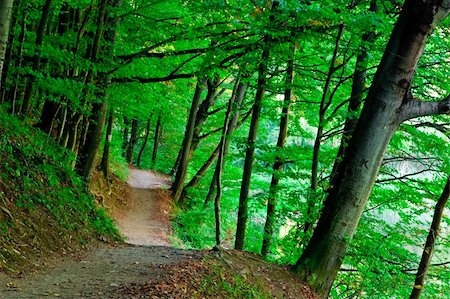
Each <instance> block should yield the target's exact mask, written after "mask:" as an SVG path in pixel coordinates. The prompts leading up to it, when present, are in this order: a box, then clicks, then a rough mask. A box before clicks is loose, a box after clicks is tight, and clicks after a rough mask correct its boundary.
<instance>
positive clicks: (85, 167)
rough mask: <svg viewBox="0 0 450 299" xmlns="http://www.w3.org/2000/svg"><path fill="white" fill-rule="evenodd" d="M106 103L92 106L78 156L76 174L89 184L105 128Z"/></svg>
mask: <svg viewBox="0 0 450 299" xmlns="http://www.w3.org/2000/svg"><path fill="white" fill-rule="evenodd" d="M107 111H108V104H107V103H95V104H93V105H92V120H93V121H90V122H89V125H88V128H87V135H86V142H85V144H84V145H82V146H81V149H80V151H79V154H78V159H77V164H76V169H77V172H78V173H79V174H80V175H81V176H82V177H84V178H85V180H86V182H89V181H90V179H91V176H92V173H93V171H94V168H95V160H96V156H97V151H98V149H99V146H100V141H101V140H102V135H103V128H104V126H105V119H106V113H107Z"/></svg>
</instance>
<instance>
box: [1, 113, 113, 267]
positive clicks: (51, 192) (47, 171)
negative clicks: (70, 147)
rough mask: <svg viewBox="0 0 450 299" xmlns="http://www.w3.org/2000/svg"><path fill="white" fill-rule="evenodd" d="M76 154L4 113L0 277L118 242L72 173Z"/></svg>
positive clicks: (102, 213) (2, 129)
mask: <svg viewBox="0 0 450 299" xmlns="http://www.w3.org/2000/svg"><path fill="white" fill-rule="evenodd" d="M73 162H74V157H73V154H72V153H71V152H69V151H67V150H65V149H63V148H62V147H60V146H59V145H57V144H55V143H54V141H53V138H50V137H49V136H46V135H45V134H43V133H42V132H41V131H39V130H37V129H34V128H32V127H31V126H30V125H27V124H25V123H22V122H20V121H19V120H17V118H14V117H11V116H8V115H7V114H6V113H5V112H4V111H2V110H0V271H7V272H11V271H13V272H14V271H17V270H21V269H23V267H25V266H27V267H29V266H30V265H32V261H36V257H41V256H47V255H50V254H52V253H53V252H55V251H57V252H70V251H72V250H74V249H75V248H79V247H80V246H83V245H84V244H87V243H89V242H90V241H93V240H114V239H119V238H120V236H119V234H118V232H117V230H116V229H115V227H114V225H113V224H112V221H111V220H110V219H109V218H108V216H107V215H106V213H105V211H104V210H102V209H99V208H97V207H96V205H95V203H94V198H93V196H92V195H90V194H88V193H87V192H86V188H85V186H84V184H83V181H82V179H81V178H80V177H79V176H77V175H76V174H75V172H74V171H73V170H72V167H71V165H73Z"/></svg>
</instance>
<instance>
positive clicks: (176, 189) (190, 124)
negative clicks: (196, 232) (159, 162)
mask: <svg viewBox="0 0 450 299" xmlns="http://www.w3.org/2000/svg"><path fill="white" fill-rule="evenodd" d="M205 84H206V79H204V80H198V82H197V86H196V88H195V93H194V97H193V99H192V105H191V109H190V112H189V116H188V121H187V125H186V131H185V133H184V139H183V144H182V145H181V155H180V163H179V165H178V168H177V173H176V176H175V180H174V182H173V185H172V188H171V190H172V194H173V198H174V200H175V201H178V200H179V199H180V196H181V192H182V191H183V187H184V180H185V178H186V173H187V167H188V163H189V153H190V148H191V144H192V138H193V136H194V129H195V119H196V117H197V112H198V107H199V104H200V97H201V94H202V92H203V89H204V88H205Z"/></svg>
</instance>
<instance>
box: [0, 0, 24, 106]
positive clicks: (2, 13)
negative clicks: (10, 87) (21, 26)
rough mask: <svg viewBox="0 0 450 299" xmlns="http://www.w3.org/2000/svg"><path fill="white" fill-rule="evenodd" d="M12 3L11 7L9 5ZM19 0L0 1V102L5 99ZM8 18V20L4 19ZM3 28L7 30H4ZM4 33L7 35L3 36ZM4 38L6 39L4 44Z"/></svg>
mask: <svg viewBox="0 0 450 299" xmlns="http://www.w3.org/2000/svg"><path fill="white" fill-rule="evenodd" d="M10 5H12V7H10ZM19 7H20V0H15V1H14V0H6V1H5V0H3V1H0V103H2V104H3V103H4V102H5V101H6V99H5V95H6V88H5V87H6V86H5V82H6V77H7V75H8V70H9V66H10V65H11V62H12V61H11V58H12V53H13V44H14V39H15V30H14V29H15V28H16V23H17V15H18V14H19ZM8 18H10V21H9V22H6V23H5V21H6V19H8ZM5 30H7V31H6V32H5ZM5 34H7V35H8V36H7V37H5ZM5 40H6V41H7V42H6V44H5Z"/></svg>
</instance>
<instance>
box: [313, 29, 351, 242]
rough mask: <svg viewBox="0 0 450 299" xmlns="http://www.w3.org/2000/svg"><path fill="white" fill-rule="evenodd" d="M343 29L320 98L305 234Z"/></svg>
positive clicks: (340, 30) (314, 200)
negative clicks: (329, 94) (329, 92)
mask: <svg viewBox="0 0 450 299" xmlns="http://www.w3.org/2000/svg"><path fill="white" fill-rule="evenodd" d="M343 31H344V25H343V24H341V25H340V26H339V31H338V34H337V37H336V41H335V45H334V51H333V57H332V59H331V62H330V67H329V69H328V73H327V78H326V80H325V86H324V88H323V92H322V98H321V101H320V108H319V124H318V126H317V133H316V139H315V140H314V147H313V157H312V167H311V185H310V192H309V195H308V198H307V205H308V208H307V212H306V215H305V224H304V232H305V233H306V234H307V235H308V234H309V233H310V230H311V228H312V225H313V223H314V221H315V219H313V218H314V216H313V211H314V207H315V206H316V201H317V188H318V170H319V161H320V148H321V144H322V138H323V130H324V126H325V114H326V112H327V110H328V107H330V104H331V99H330V98H329V97H328V91H329V89H330V85H331V79H332V78H333V75H334V73H335V72H336V70H337V69H336V67H335V64H336V59H337V56H338V52H339V43H340V41H341V38H342V33H343Z"/></svg>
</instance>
